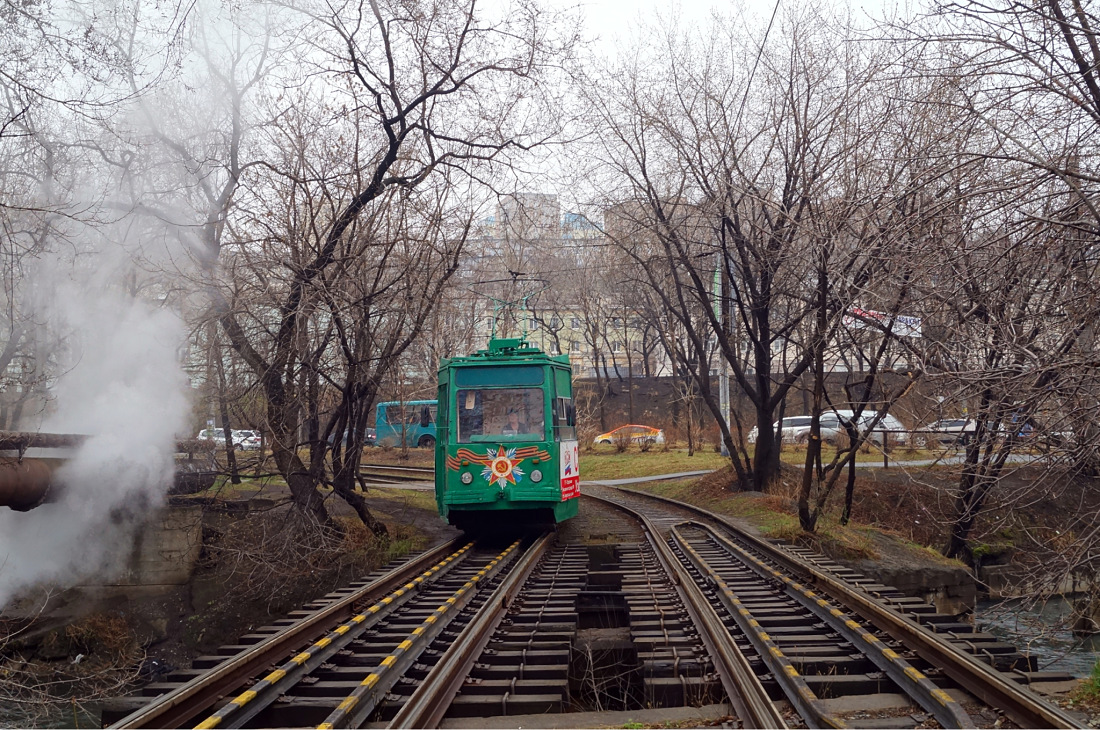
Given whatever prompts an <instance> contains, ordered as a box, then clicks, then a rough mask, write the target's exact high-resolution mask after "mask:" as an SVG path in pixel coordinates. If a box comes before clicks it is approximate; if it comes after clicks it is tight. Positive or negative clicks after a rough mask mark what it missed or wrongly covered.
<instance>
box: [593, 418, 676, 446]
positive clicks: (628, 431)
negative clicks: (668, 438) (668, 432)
mask: <svg viewBox="0 0 1100 730" xmlns="http://www.w3.org/2000/svg"><path fill="white" fill-rule="evenodd" d="M621 438H629V439H630V442H631V443H635V444H645V443H649V444H663V443H664V442H665V432H664V431H662V430H661V429H659V428H653V427H652V426H638V425H636V424H633V423H628V424H627V425H625V426H619V427H618V428H615V429H612V430H610V431H608V432H607V433H601V434H600V435H599V436H597V437H596V438H595V439H593V440H592V443H593V444H597V445H598V444H613V443H615V442H616V441H617V440H618V439H621Z"/></svg>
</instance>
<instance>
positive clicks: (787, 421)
mask: <svg viewBox="0 0 1100 730" xmlns="http://www.w3.org/2000/svg"><path fill="white" fill-rule="evenodd" d="M877 416H878V413H877V412H875V411H864V412H863V413H861V414H860V417H859V423H858V425H857V427H858V428H859V430H860V431H861V432H863V431H866V430H867V429H868V428H870V427H871V424H872V423H874V421H875V418H876V417H877ZM854 417H855V412H854V411H851V410H846V409H837V410H835V411H826V412H825V413H822V414H821V438H822V440H823V441H830V442H831V441H835V440H836V438H837V437H838V436H839V435H840V434H842V433H844V432H845V429H844V426H843V424H842V422H843V421H850V420H852V419H853V418H854ZM810 420H811V419H810V417H809V416H788V417H787V418H784V419H783V421H782V423H781V422H779V421H776V422H775V423H773V424H772V429H774V430H775V431H776V432H779V431H780V429H782V434H783V443H785V444H801V443H805V442H806V441H807V440H808V439H809V438H810ZM886 434H888V435H889V439H890V441H891V442H893V443H899V444H900V443H905V441H906V438H907V435H908V434H907V432H906V430H905V427H904V426H903V425H902V424H901V421H899V420H898V419H897V418H895V417H894V416H891V415H890V414H889V413H887V414H886V415H885V416H883V417H882V419H881V420H879V422H878V424H877V425H875V427H874V430H873V431H872V432H871V434H870V435H869V436H868V437H867V440H868V441H871V442H872V443H875V444H879V445H880V446H881V445H882V442H883V437H884V435H886ZM758 435H759V431H758V430H757V428H756V427H755V426H754V427H753V428H752V430H751V431H749V436H748V440H749V443H756V439H757V436H758Z"/></svg>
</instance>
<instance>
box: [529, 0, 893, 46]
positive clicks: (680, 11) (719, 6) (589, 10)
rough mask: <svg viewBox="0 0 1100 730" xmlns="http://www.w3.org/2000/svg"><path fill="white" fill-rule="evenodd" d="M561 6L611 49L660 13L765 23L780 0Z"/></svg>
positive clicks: (842, 2) (877, 0) (590, 0)
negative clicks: (576, 13) (715, 13)
mask: <svg viewBox="0 0 1100 730" xmlns="http://www.w3.org/2000/svg"><path fill="white" fill-rule="evenodd" d="M550 2H551V3H552V4H553V5H556V6H558V7H563V8H566V7H579V8H580V9H581V12H582V14H583V16H584V18H585V21H586V22H585V25H586V26H587V28H588V35H589V36H593V37H594V36H599V39H600V45H601V46H603V47H604V48H605V49H606V52H611V51H612V50H613V49H614V47H615V41H616V40H617V39H626V38H629V30H630V28H631V27H633V26H637V25H638V20H639V19H642V18H645V19H650V18H654V17H656V16H657V15H658V14H660V15H661V16H663V17H675V18H677V19H678V20H679V22H680V23H682V24H687V23H698V24H703V23H705V22H706V21H707V20H708V19H709V17H710V15H711V11H712V10H715V9H716V10H719V11H721V12H725V13H735V14H736V13H739V12H744V13H745V14H746V15H747V16H748V17H756V18H759V19H761V20H763V21H764V22H766V21H767V19H768V18H769V17H771V14H772V11H773V10H774V9H775V6H776V0H725V1H724V2H723V1H721V0H719V1H718V2H712V1H711V0H680V1H678V2H674V1H673V0H550ZM791 2H794V3H801V2H804V0H779V3H780V12H782V10H783V5H784V3H791ZM822 4H823V5H828V4H832V5H834V6H836V7H837V8H844V7H851V8H853V9H854V11H855V12H854V15H855V16H856V17H865V16H866V15H868V14H870V15H872V16H875V17H879V16H881V15H882V14H883V10H884V9H887V8H890V9H896V8H898V7H899V6H904V5H906V4H907V3H906V2H905V0H901V1H899V0H822Z"/></svg>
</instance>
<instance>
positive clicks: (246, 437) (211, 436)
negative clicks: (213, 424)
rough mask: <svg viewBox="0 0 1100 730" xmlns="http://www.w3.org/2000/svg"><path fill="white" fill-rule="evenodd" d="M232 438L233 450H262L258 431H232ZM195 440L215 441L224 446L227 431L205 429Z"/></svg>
mask: <svg viewBox="0 0 1100 730" xmlns="http://www.w3.org/2000/svg"><path fill="white" fill-rule="evenodd" d="M230 437H231V438H232V439H233V448H234V449H240V450H242V451H253V450H255V449H258V448H260V444H261V443H262V439H261V438H260V434H259V432H258V431H247V430H237V429H233V430H232V431H230ZM195 438H197V439H200V440H202V441H215V442H217V443H218V444H224V443H225V431H223V430H222V429H220V428H204V429H203V430H201V431H199V435H198V436H196V437H195Z"/></svg>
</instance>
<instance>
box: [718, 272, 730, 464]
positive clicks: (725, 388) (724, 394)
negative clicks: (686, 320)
mask: <svg viewBox="0 0 1100 730" xmlns="http://www.w3.org/2000/svg"><path fill="white" fill-rule="evenodd" d="M724 255H725V254H724V253H723V256H724ZM723 263H725V262H724V261H722V260H721V259H719V261H718V263H717V264H716V265H715V267H714V292H715V294H716V295H717V296H716V297H715V302H714V314H715V316H717V317H718V321H719V322H720V323H721V325H722V336H723V337H725V338H727V340H728V338H729V336H730V320H729V311H730V310H729V307H727V306H726V302H727V301H729V291H727V288H728V287H729V280H728V278H727V277H725V276H723V275H722V268H723V266H722V264H723ZM719 307H721V309H719ZM719 352H721V348H719ZM720 357H721V360H722V368H721V370H719V371H718V407H719V409H720V410H721V412H722V418H724V419H725V421H726V425H727V428H728V426H729V422H730V371H729V365H730V364H729V362H728V361H727V360H726V358H725V356H724V355H721V356H720ZM729 455H730V450H729V447H728V446H726V440H725V439H722V456H725V457H727V458H729Z"/></svg>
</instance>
